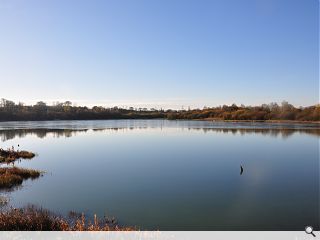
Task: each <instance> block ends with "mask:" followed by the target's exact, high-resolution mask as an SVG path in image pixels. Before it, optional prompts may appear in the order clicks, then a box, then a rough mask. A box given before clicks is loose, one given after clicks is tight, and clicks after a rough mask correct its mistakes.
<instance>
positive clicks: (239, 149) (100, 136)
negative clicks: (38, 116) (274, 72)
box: [0, 120, 320, 230]
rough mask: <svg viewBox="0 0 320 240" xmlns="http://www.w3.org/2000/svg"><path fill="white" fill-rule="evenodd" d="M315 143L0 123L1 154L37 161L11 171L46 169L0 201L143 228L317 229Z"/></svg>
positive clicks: (96, 124) (304, 133)
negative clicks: (20, 153)
mask: <svg viewBox="0 0 320 240" xmlns="http://www.w3.org/2000/svg"><path fill="white" fill-rule="evenodd" d="M319 137H320V127H319V125H312V124H267V123H223V122H209V121H168V120H105V121H47V122H2V123H0V139H1V145H0V147H2V148H7V147H11V146H15V148H17V145H18V144H19V145H20V149H24V150H29V151H32V152H35V153H37V156H36V157H35V158H34V159H32V160H22V161H21V162H19V163H16V164H15V165H16V166H19V167H26V168H34V169H37V170H42V171H45V174H44V175H43V176H42V177H40V178H38V179H35V180H28V181H25V182H24V183H23V184H22V186H21V187H19V188H17V189H15V190H14V191H11V192H6V193H2V194H5V195H7V196H8V197H9V199H10V202H9V204H10V205H12V206H16V207H20V206H25V205H27V204H35V205H38V206H41V207H43V208H47V209H49V210H52V211H54V212H56V213H58V214H62V215H67V214H68V212H69V211H71V210H72V211H76V212H84V213H85V214H86V215H88V216H92V215H93V214H97V215H98V216H104V215H105V214H106V215H108V216H114V217H115V218H116V219H117V220H118V221H119V223H120V224H122V225H130V226H138V227H139V228H140V229H142V230H158V229H159V230H304V227H305V226H306V225H312V226H313V227H314V228H315V229H316V230H319ZM240 165H241V166H243V173H242V175H240Z"/></svg>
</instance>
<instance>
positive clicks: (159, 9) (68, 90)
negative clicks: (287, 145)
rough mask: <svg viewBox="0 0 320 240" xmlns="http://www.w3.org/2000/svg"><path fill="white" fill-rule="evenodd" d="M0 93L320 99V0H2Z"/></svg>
mask: <svg viewBox="0 0 320 240" xmlns="http://www.w3.org/2000/svg"><path fill="white" fill-rule="evenodd" d="M0 36H1V37H0V53H1V54H0V66H1V67H0V87H1V90H0V98H5V99H8V100H12V101H14V102H16V103H18V102H23V103H25V104H27V105H33V104H35V103H36V102H38V101H44V102H46V103H47V104H48V105H51V104H52V103H53V102H56V101H59V102H64V101H67V100H68V101H71V102H73V103H75V104H76V105H78V106H84V105H86V106H89V107H92V106H95V105H97V106H104V107H113V106H119V107H137V108H139V107H147V108H158V109H159V108H163V109H169V108H171V109H182V108H184V109H187V108H188V107H190V108H203V107H204V106H207V107H215V106H219V105H224V104H227V105H231V104H233V103H235V104H237V105H240V104H244V105H252V106H257V105H261V104H263V103H266V104H268V103H271V102H277V103H281V102H282V101H284V100H285V101H288V102H289V103H291V104H293V105H294V106H297V107H299V106H310V105H314V104H318V103H319V70H318V68H319V46H318V45H319V1H316V0H310V1H301V0H280V1H279V0H245V1H238V0H230V1H223V0H216V1H209V0H202V1H196V0H186V1H181V0H170V1H169V0H163V1H147V0H137V1H130V0H121V1H118V0H109V1H102V0H94V1H89V0H79V1H78V0H77V1H76V0H69V1H62V0H57V1H50V0H49V1H40V0H30V1H25V0H0Z"/></svg>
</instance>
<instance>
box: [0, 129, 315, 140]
mask: <svg viewBox="0 0 320 240" xmlns="http://www.w3.org/2000/svg"><path fill="white" fill-rule="evenodd" d="M148 128H149V127H146V126H145V127H132V126H130V127H114V128H97V129H92V131H94V132H104V131H107V132H118V131H121V130H130V131H132V130H135V129H140V130H141V129H148ZM150 128H152V129H155V128H154V127H150ZM159 129H160V128H159ZM187 129H188V130H189V131H203V132H205V133H208V132H216V133H223V134H228V133H231V134H233V135H236V134H240V135H246V134H261V135H264V136H271V137H278V136H281V137H283V138H288V137H290V136H291V135H293V134H294V133H300V134H309V135H313V136H317V137H320V128H303V129H297V128H296V129H295V128H222V127H221V128H201V127H188V128H187ZM87 131H88V129H6V130H0V139H1V141H2V142H5V141H7V140H10V139H14V138H16V137H17V138H24V137H26V136H27V135H34V136H37V137H38V138H46V137H47V136H48V135H49V134H51V135H52V136H53V137H56V138H59V137H66V138H69V137H72V136H75V135H76V134H77V133H80V132H87Z"/></svg>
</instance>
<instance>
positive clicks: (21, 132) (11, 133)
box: [0, 129, 88, 142]
mask: <svg viewBox="0 0 320 240" xmlns="http://www.w3.org/2000/svg"><path fill="white" fill-rule="evenodd" d="M86 131H88V129H81V130H80V129H75V130H74V129H6V130H0V138H1V141H2V142H5V141H8V140H10V139H14V138H16V137H17V138H24V137H26V136H27V135H35V136H37V137H38V138H45V137H47V136H48V134H52V135H53V137H57V138H59V137H72V136H73V135H75V134H76V133H77V132H86Z"/></svg>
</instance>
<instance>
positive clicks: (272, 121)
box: [0, 118, 320, 125]
mask: <svg viewBox="0 0 320 240" xmlns="http://www.w3.org/2000/svg"><path fill="white" fill-rule="evenodd" d="M109 120H167V121H209V122H217V123H219V122H220V123H224V122H226V123H295V124H314V125H320V121H300V120H224V119H216V118H195V119H187V118H186V119H184V118H178V119H167V118H114V119H110V118H109V119H55V120H42V119H41V120H8V121H0V125H1V123H7V122H10V123H11V122H61V121H109Z"/></svg>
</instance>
